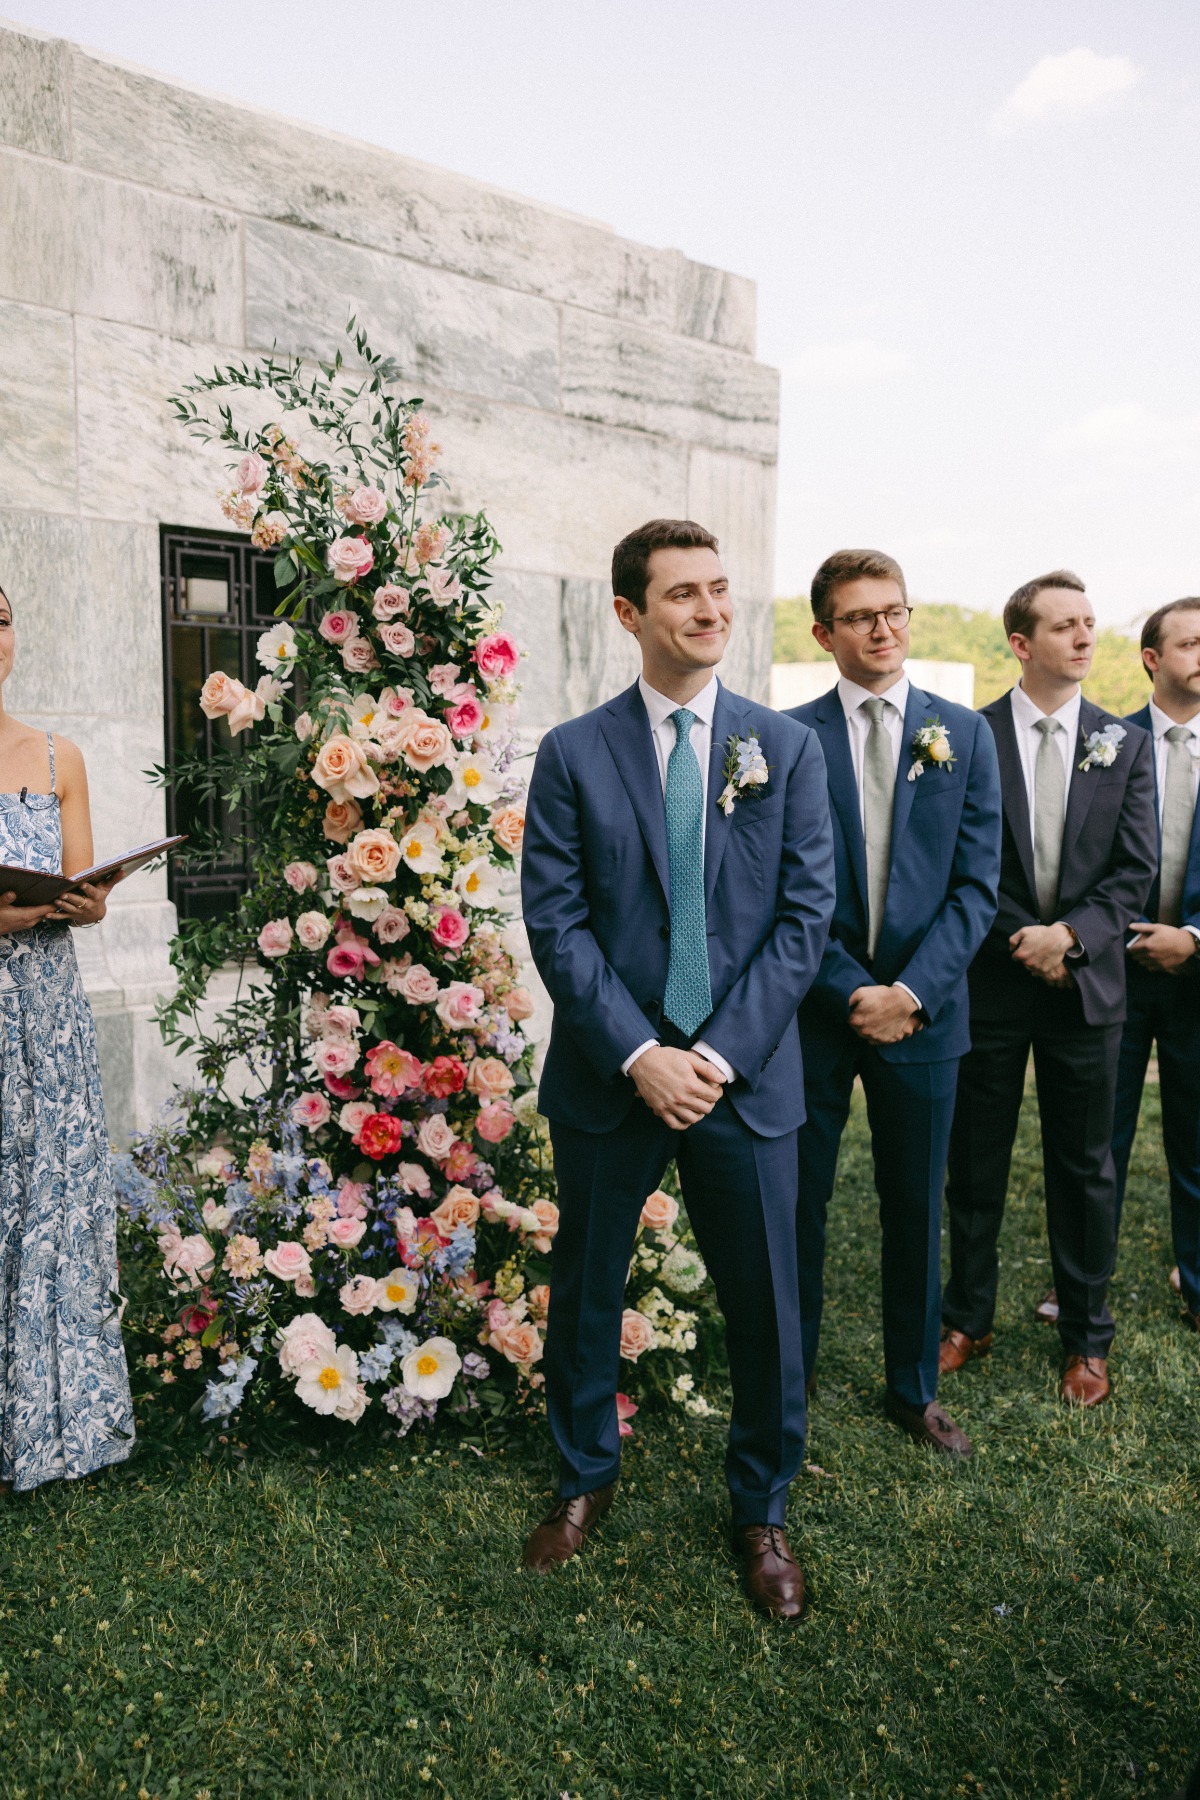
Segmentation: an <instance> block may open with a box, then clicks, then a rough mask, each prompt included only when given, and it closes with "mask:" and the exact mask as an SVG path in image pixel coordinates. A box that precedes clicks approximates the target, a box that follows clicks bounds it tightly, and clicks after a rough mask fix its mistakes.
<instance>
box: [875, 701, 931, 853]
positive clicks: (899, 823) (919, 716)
mask: <svg viewBox="0 0 1200 1800" xmlns="http://www.w3.org/2000/svg"><path fill="white" fill-rule="evenodd" d="M886 698H887V695H886V694H885V695H884V699H886ZM932 706H933V701H932V700H931V699H930V697H929V695H928V694H926V693H924V692H923V691H922V690H921V689H920V688H916V687H913V685H912V683H911V682H910V683H909V687H908V704H907V706H906V707H905V708H904V731H903V735H902V737H901V740H900V760H899V762H898V763H897V764H896V796H895V799H894V800H893V801H892V848H891V855H890V857H889V859H888V868H889V871H890V869H891V867H892V865H893V864H894V863H895V861H896V848H897V845H898V844H899V843H900V840H901V838H902V837H903V835H904V832H905V830H906V828H907V826H908V815H909V813H910V812H911V811H912V803H913V800H914V799H915V798H916V792H917V782H916V781H910V780H909V779H908V771H909V770H910V769H911V768H912V762H913V758H912V741H913V738H914V736H915V735H916V733H917V732H918V731H920V729H921V727H922V725H924V723H925V721H926V719H927V718H928V717H929V716H930V712H931V709H932ZM934 773H935V775H936V770H935V771H934ZM925 779H926V776H925V775H918V777H917V781H924V780H925Z"/></svg>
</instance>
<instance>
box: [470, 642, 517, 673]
mask: <svg viewBox="0 0 1200 1800" xmlns="http://www.w3.org/2000/svg"><path fill="white" fill-rule="evenodd" d="M519 661H520V656H519V653H518V651H517V646H516V644H515V643H514V642H513V640H512V638H511V637H509V635H508V633H507V631H497V632H495V633H493V635H492V636H491V637H485V638H480V640H479V642H478V643H477V644H476V646H475V667H476V668H477V669H478V670H479V673H480V674H481V675H482V676H483V678H484V680H485V681H504V680H507V678H508V676H510V675H512V674H513V673H514V672H515V670H516V667H517V664H518V662H519Z"/></svg>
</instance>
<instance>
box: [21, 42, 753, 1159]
mask: <svg viewBox="0 0 1200 1800" xmlns="http://www.w3.org/2000/svg"><path fill="white" fill-rule="evenodd" d="M350 312H354V313H355V315H356V316H357V318H358V319H359V321H360V323H362V324H363V325H365V326H366V327H367V328H368V330H369V332H370V334H371V336H372V338H373V340H374V342H375V343H376V345H377V346H379V347H380V348H383V349H385V350H387V351H389V352H390V353H391V354H393V355H394V356H395V357H396V358H397V360H398V361H399V363H400V365H401V367H402V369H403V371H404V374H405V377H406V380H407V381H409V382H411V384H412V388H413V390H415V391H419V392H421V393H422V394H423V395H424V396H425V398H426V401H427V404H428V406H429V409H430V411H431V412H433V413H434V414H435V415H436V416H437V418H438V423H439V427H440V429H439V437H440V439H441V441H442V443H443V444H444V446H445V451H446V455H445V466H446V473H447V475H448V477H449V480H450V490H449V503H450V504H451V505H452V506H456V507H457V506H463V507H467V508H470V509H472V510H474V509H477V508H479V507H486V508H487V510H488V512H489V514H490V516H491V518H492V520H493V522H494V524H495V526H496V529H497V531H498V533H499V537H500V540H501V542H502V543H503V545H504V556H503V559H502V565H501V574H500V582H499V589H500V592H501V593H502V594H503V597H504V599H505V601H506V603H507V605H508V608H509V622H510V623H511V625H512V627H513V629H514V630H515V631H516V632H517V634H518V635H519V636H520V638H521V640H522V642H523V644H524V645H525V646H526V648H527V649H528V650H529V652H530V660H529V663H528V664H527V680H526V693H525V700H524V718H525V722H526V724H527V725H528V726H529V727H530V728H531V729H533V730H541V729H544V728H545V727H546V726H548V725H551V724H553V723H554V722H555V721H556V720H558V719H560V718H563V717H565V716H567V715H569V714H571V713H575V712H579V711H582V710H584V709H585V708H587V707H589V706H593V705H595V704H597V703H598V702H599V701H600V700H602V699H604V698H606V697H607V696H608V695H609V694H611V693H614V692H616V691H617V690H618V689H619V688H620V687H621V686H623V685H624V684H625V683H626V682H627V681H628V680H629V679H630V677H631V675H632V673H633V668H634V665H633V662H632V659H631V646H630V644H629V641H628V640H627V639H626V638H625V637H624V636H623V634H622V633H621V632H620V631H619V628H618V627H617V626H616V624H615V621H614V620H613V618H612V614H611V606H610V599H609V591H608V585H607V575H608V565H609V558H610V555H611V550H612V545H613V543H614V542H615V541H616V539H617V538H618V537H620V536H621V535H622V534H623V532H625V531H627V530H628V529H629V528H630V527H631V526H632V525H634V524H637V523H638V522H639V521H640V520H642V519H645V518H648V517H651V516H654V515H656V514H669V515H687V516H691V517H694V518H698V519H700V520H702V521H703V522H704V523H705V524H707V525H709V526H710V527H711V528H712V529H713V530H714V531H716V532H717V534H718V535H719V536H720V538H721V540H722V547H723V551H724V554H725V558H726V564H727V567H728V568H729V571H730V574H731V576H732V578H733V581H734V584H735V593H736V596H737V600H738V605H739V618H738V624H737V630H736V634H735V639H734V645H733V649H732V651H731V656H730V660H729V665H728V668H727V670H726V673H727V675H728V679H729V680H730V682H731V684H733V685H735V686H737V687H739V688H741V689H742V690H743V691H744V692H747V693H751V694H754V695H756V696H758V697H760V698H763V699H765V698H766V697H767V684H768V678H769V668H770V660H771V657H770V641H771V596H772V542H773V509H774V499H775V453H776V437H777V419H778V378H777V376H776V373H775V371H774V370H772V369H768V368H765V367H763V366H762V365H761V364H760V363H758V362H757V361H756V360H755V356H754V313H755V298H754V287H753V284H752V283H751V282H749V281H747V280H745V279H744V278H742V277H740V276H737V275H732V274H728V273H726V272H725V271H723V270H719V269H712V268H707V267H704V266H702V265H700V264H698V263H694V262H691V261H689V260H688V258H687V257H685V256H683V255H682V254H681V253H680V252H679V251H677V250H657V249H653V248H650V247H648V246H646V245H642V244H635V243H631V242H629V241H628V240H626V239H623V238H621V237H619V236H618V235H617V234H616V233H615V232H613V231H612V230H610V229H608V228H607V227H606V226H604V225H601V224H598V223H596V222H594V221H592V220H589V219H584V218H579V217H576V216H574V215H571V214H567V213H564V212H561V211H558V210H557V209H555V208H553V207H548V206H543V205H540V204H538V203H537V202H534V201H530V200H525V199H522V198H520V197H519V196H516V195H513V194H508V193H504V192H502V191H500V190H499V189H496V188H491V187H489V186H487V185H486V184H484V183H481V182H478V181H472V180H469V179H467V178H466V177H464V176H461V175H455V174H452V173H450V172H448V171H446V170H442V169H436V168H431V167H429V166H428V165H426V164H424V163H419V162H416V161H413V160H411V159H409V158H406V157H401V156H396V155H394V154H392V153H391V152H389V151H386V150H381V149H378V148H376V147H374V146H372V145H368V144H360V143H356V142H354V141H353V140H351V139H349V138H345V137H341V136H338V135H337V134H334V133H331V132H327V131H322V130H318V129H316V128H314V127H312V126H307V125H303V124H300V123H297V122H295V121H292V120H289V119H284V118H281V117H278V116H276V115H275V114H272V113H268V112H263V111H259V110H257V109H254V108H251V107H246V106H242V105H239V104H235V103H233V102H231V101H227V100H224V99H221V98H220V97H218V96H216V95H213V94H209V93H207V92H203V91H201V90H199V89H194V88H190V87H186V86H183V85H181V84H179V83H176V82H172V81H168V80H166V79H164V78H163V77H160V76H157V75H154V74H152V73H149V72H147V71H145V70H142V69H138V68H134V67H131V66H129V65H127V64H124V63H121V62H118V61H115V60H113V59H110V58H107V57H104V56H99V55H96V54H94V53H93V52H90V51H87V50H84V49H81V48H80V47H79V46H78V45H75V44H72V43H69V42H66V41H65V40H63V39H58V38H51V37H47V36H44V35H41V34H39V33H36V32H33V31H31V30H28V29H27V28H24V27H11V28H8V27H5V26H3V25H0V585H3V586H4V588H5V590H6V591H7V592H8V593H9V594H10V595H11V596H12V599H13V601H14V606H15V612H16V620H17V625H18V632H19V651H18V669H17V672H16V673H15V674H14V677H13V680H12V682H11V684H10V687H9V689H8V692H7V696H6V697H7V700H8V704H9V705H10V706H11V708H12V710H13V711H15V712H18V713H20V714H21V715H22V716H24V717H26V718H29V719H31V720H34V721H37V722H39V723H45V724H47V725H50V724H52V725H53V726H54V727H55V728H56V729H58V730H61V731H63V732H65V733H66V734H67V735H69V736H71V737H73V738H75V739H76V740H77V741H78V742H79V743H80V744H81V745H82V747H83V749H84V751H85V754H86V756H87V760H88V766H89V770H90V773H91V782H92V802H93V812H94V817H95V826H96V844H97V853H98V854H104V853H106V852H111V851H115V850H118V849H122V848H124V847H125V846H126V845H128V844H130V843H132V842H135V841H138V840H140V839H142V838H145V837H150V836H153V835H155V834H157V832H158V831H159V830H160V829H161V828H162V824H163V802H162V796H161V793H160V792H159V791H158V790H157V789H156V788H154V787H153V786H152V785H151V784H150V783H149V781H148V780H147V779H146V776H145V773H144V771H146V770H147V769H148V768H150V767H151V765H153V764H155V763H158V762H161V760H162V757H163V735H162V733H163V705H162V690H163V678H162V642H161V624H160V602H159V568H158V528H159V526H160V525H161V524H171V525H182V526H192V527H198V526H215V527H218V528H220V527H222V526H223V525H224V521H223V520H222V518H221V515H220V512H219V510H218V507H217V504H216V498H215V491H216V489H217V487H218V485H219V482H220V480H221V476H222V472H223V471H222V467H221V464H220V462H219V459H218V458H217V457H216V456H215V455H214V454H213V453H212V452H211V451H210V450H208V449H207V448H206V447H204V446H201V445H198V444H197V443H196V442H195V441H194V440H192V439H190V438H187V437H185V436H184V435H183V434H182V433H180V431H179V430H178V428H177V427H176V426H175V424H174V423H173V421H172V419H171V417H170V415H169V412H168V409H167V406H166V396H167V395H168V394H169V393H170V392H172V390H173V389H175V388H176V387H177V386H178V385H179V384H180V383H182V382H184V381H186V380H187V379H188V378H189V377H190V376H191V375H192V374H193V373H194V372H196V371H197V370H200V369H206V368H208V367H210V366H211V365H212V364H213V363H214V362H215V361H218V360H222V359H226V358H236V357H240V356H243V355H245V354H247V353H253V352H255V351H257V350H260V349H265V348H267V347H269V346H270V345H271V344H272V343H274V342H277V343H278V344H279V345H280V346H281V347H282V348H285V349H288V350H294V351H311V352H314V353H318V354H324V353H326V352H328V351H329V350H330V349H332V348H333V346H334V345H335V344H337V343H338V342H339V340H340V339H341V332H342V327H343V325H344V323H345V320H346V317H347V315H348V314H349V313H350ZM173 927H174V914H173V909H172V908H171V906H170V904H169V902H168V900H167V897H166V883H165V878H164V877H163V876H162V875H161V874H160V875H142V876H137V877H135V878H134V879H133V880H131V881H129V882H128V883H127V884H125V885H123V886H122V887H121V888H120V889H119V890H118V892H117V894H116V895H115V896H114V900H113V904H112V906H111V908H110V913H109V917H108V919H107V920H106V921H105V922H104V924H103V925H102V926H101V927H99V928H98V929H97V930H95V931H93V932H89V933H84V934H80V935H79V938H78V945H79V952H80V957H81V961H82V963H83V966H84V971H85V979H86V981H87V984H88V988H89V991H90V993H91V995H92V1001H93V1006H94V1009H95V1011H96V1015H97V1024H98V1029H99V1033H100V1038H101V1045H102V1055H103V1062H104V1076H105V1089H106V1095H107V1099H108V1105H109V1112H110V1121H111V1125H112V1128H113V1132H114V1135H116V1136H121V1135H124V1134H125V1133H126V1132H128V1131H129V1130H131V1129H132V1128H133V1127H134V1125H135V1124H137V1123H141V1122H144V1121H145V1120H146V1119H147V1118H148V1117H149V1116H150V1114H151V1113H152V1112H153V1110H154V1108H155V1107H156V1105H157V1104H158V1102H159V1100H160V1099H161V1097H162V1096H163V1095H164V1094H165V1093H166V1091H167V1089H168V1088H169V1085H170V1082H171V1079H172V1074H173V1070H172V1067H171V1063H170V1059H169V1058H168V1057H167V1056H166V1055H165V1053H164V1052H163V1050H162V1048H161V1045H160V1044H159V1042H158V1039H157V1033H156V1031H155V1029H154V1026H153V1023H152V1020H151V1017H150V1011H151V1006H152V1003H153V999H154V996H155V995H156V994H157V993H159V992H161V991H162V989H163V988H164V987H166V986H167V985H168V983H169V980H170V972H169V965H168V962H167V945H168V942H169V939H170V935H171V932H172V930H173Z"/></svg>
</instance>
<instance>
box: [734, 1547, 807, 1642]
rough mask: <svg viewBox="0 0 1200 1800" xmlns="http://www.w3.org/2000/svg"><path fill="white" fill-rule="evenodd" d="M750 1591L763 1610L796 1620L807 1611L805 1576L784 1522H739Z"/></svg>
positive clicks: (745, 1570) (773, 1614) (793, 1621)
mask: <svg viewBox="0 0 1200 1800" xmlns="http://www.w3.org/2000/svg"><path fill="white" fill-rule="evenodd" d="M733 1543H734V1548H735V1550H736V1551H737V1553H738V1555H739V1556H740V1557H741V1559H742V1565H743V1570H744V1573H745V1580H746V1592H747V1594H749V1596H750V1598H751V1600H752V1601H753V1602H754V1604H755V1606H757V1608H758V1610H759V1611H760V1612H765V1613H768V1614H769V1615H770V1617H771V1618H772V1619H786V1620H787V1622H788V1623H789V1624H795V1622H796V1620H797V1619H798V1618H800V1616H801V1615H802V1613H803V1612H804V1604H805V1593H804V1576H803V1574H802V1573H801V1569H800V1565H799V1563H798V1562H797V1561H796V1559H795V1557H794V1556H793V1555H792V1547H791V1545H790V1544H789V1543H788V1541H787V1532H786V1531H785V1530H784V1529H783V1526H782V1525H735V1526H734V1529H733Z"/></svg>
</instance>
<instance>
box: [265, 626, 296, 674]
mask: <svg viewBox="0 0 1200 1800" xmlns="http://www.w3.org/2000/svg"><path fill="white" fill-rule="evenodd" d="M254 654H255V655H256V656H257V658H258V660H259V662H260V663H261V664H262V666H263V668H264V669H268V670H269V671H270V672H271V674H272V675H290V674H291V672H292V666H293V664H294V663H295V661H296V657H297V656H298V655H299V650H298V648H297V644H296V633H295V632H294V631H293V630H292V627H291V626H290V625H287V624H283V625H274V626H272V628H271V630H270V631H264V632H263V634H262V636H261V637H260V638H259V640H258V643H257V644H256V645H255V648H254Z"/></svg>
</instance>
